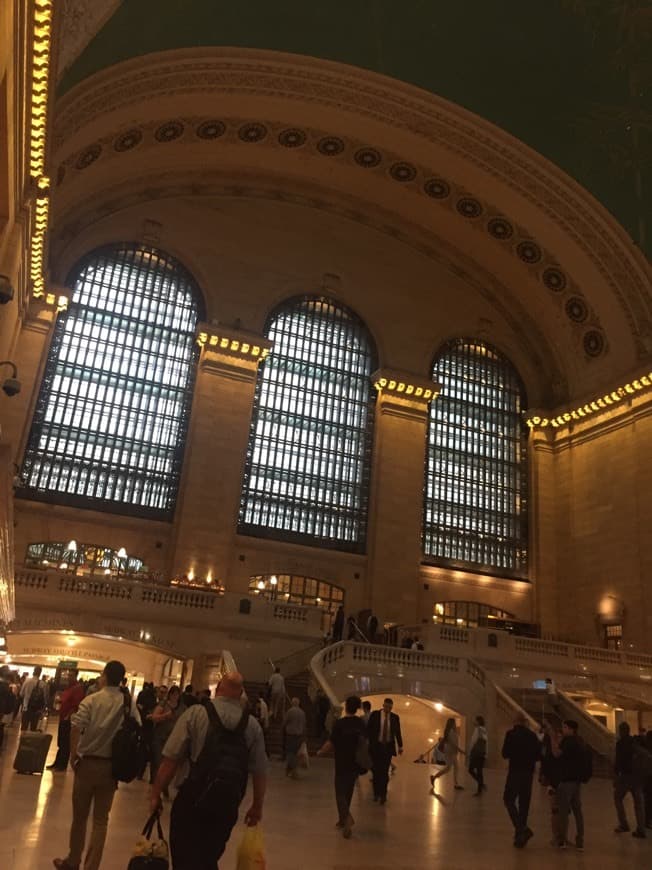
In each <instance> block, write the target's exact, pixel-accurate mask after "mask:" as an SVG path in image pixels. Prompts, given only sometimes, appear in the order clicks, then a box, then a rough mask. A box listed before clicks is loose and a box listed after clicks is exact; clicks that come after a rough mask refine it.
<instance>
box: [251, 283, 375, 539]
mask: <svg viewBox="0 0 652 870" xmlns="http://www.w3.org/2000/svg"><path fill="white" fill-rule="evenodd" d="M265 334H266V336H267V337H268V338H269V339H271V340H272V341H273V342H274V348H273V350H272V352H271V353H270V355H269V356H268V357H267V359H266V360H265V362H264V363H263V365H262V367H261V372H260V374H259V377H258V383H257V386H256V397H255V402H254V412H253V417H252V424H251V433H250V438H249V448H248V451H247V460H246V467H245V478H244V486H243V492H242V503H241V508H240V522H239V527H238V530H239V531H240V533H242V534H249V535H256V536H260V537H270V538H278V539H281V540H287V541H294V542H296V543H303V544H312V545H314V546H319V547H328V548H331V549H340V550H349V551H354V552H361V551H363V550H364V548H365V544H366V534H367V508H368V501H369V478H370V473H371V445H372V434H373V418H374V415H373V405H374V401H375V394H374V390H373V387H372V385H371V381H370V375H371V373H372V371H373V370H374V366H375V362H376V351H375V348H374V344H373V340H372V338H371V336H370V334H369V332H368V330H367V328H366V326H365V325H364V323H363V322H362V320H361V319H360V318H359V317H358V316H357V315H356V314H355V313H354V312H353V311H351V310H350V309H348V308H346V307H345V306H343V305H340V304H339V303H337V302H335V301H333V300H331V299H327V298H325V297H323V296H302V297H299V298H295V299H290V300H288V301H287V302H285V303H284V304H283V305H281V306H280V307H279V308H277V309H276V310H275V311H274V312H273V313H272V315H271V316H270V318H269V320H268V323H267V328H266V330H265Z"/></svg>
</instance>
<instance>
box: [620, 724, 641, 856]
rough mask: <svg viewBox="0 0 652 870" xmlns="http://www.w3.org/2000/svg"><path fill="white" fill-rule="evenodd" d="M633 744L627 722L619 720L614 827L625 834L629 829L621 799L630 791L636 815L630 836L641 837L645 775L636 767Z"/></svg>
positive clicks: (633, 739)
mask: <svg viewBox="0 0 652 870" xmlns="http://www.w3.org/2000/svg"><path fill="white" fill-rule="evenodd" d="M634 746H635V738H634V737H632V735H631V733H630V728H629V724H628V723H627V722H621V723H620V725H619V726H618V741H617V742H616V763H615V765H614V804H615V806H616V813H617V814H618V827H617V828H616V829H615V832H616V833H617V834H625V833H627V832H628V831H629V823H628V822H627V815H626V813H625V806H624V804H623V799H624V797H625V795H626V794H627V793H628V792H630V793H631V795H632V801H633V802H634V815H635V817H636V830H635V831H633V833H632V837H637V838H638V839H642V838H643V837H645V805H644V799H643V786H644V782H645V777H644V776H643V774H642V773H641V771H640V770H638V769H637V765H636V759H635V754H634Z"/></svg>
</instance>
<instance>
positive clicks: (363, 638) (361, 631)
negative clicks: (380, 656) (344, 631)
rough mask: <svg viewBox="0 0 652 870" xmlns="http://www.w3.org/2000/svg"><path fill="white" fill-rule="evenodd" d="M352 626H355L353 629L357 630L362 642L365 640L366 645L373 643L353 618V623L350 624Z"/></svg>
mask: <svg viewBox="0 0 652 870" xmlns="http://www.w3.org/2000/svg"><path fill="white" fill-rule="evenodd" d="M350 624H352V625H353V627H354V628H355V630H356V631H357V633H358V634H359V635H360V637H361V638H362V640H363V641H364V642H365V643H371V641H370V640H369V638H368V637H367V635H366V634H365V633H364V631H363V630H362V629H361V628H360V626H359V625H358V622H357V620H355V619H353V618H351V623H350Z"/></svg>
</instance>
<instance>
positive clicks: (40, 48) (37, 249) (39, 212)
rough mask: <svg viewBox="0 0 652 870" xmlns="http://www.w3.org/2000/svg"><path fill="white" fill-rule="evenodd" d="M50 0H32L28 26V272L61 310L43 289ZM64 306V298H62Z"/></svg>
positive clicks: (36, 289) (39, 294)
mask: <svg viewBox="0 0 652 870" xmlns="http://www.w3.org/2000/svg"><path fill="white" fill-rule="evenodd" d="M52 5H53V0H34V19H33V29H32V76H31V94H30V117H29V174H30V177H31V179H32V181H33V182H34V184H35V186H36V188H37V191H38V192H37V195H36V200H35V203H34V210H33V216H32V228H31V240H30V252H29V274H30V278H31V281H32V293H33V295H34V296H35V297H36V298H37V299H42V298H44V297H45V302H46V304H48V305H52V306H56V307H57V309H58V310H60V311H61V310H63V307H62V306H61V304H60V300H57V299H56V297H55V296H54V294H51V293H48V294H46V291H45V277H44V261H45V240H46V234H47V230H48V220H49V205H50V202H49V200H50V179H49V178H48V176H47V175H46V173H45V156H46V144H47V120H48V90H49V84H50V45H51V35H52ZM66 306H67V302H66Z"/></svg>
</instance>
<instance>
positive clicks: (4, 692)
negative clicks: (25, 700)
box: [0, 665, 15, 749]
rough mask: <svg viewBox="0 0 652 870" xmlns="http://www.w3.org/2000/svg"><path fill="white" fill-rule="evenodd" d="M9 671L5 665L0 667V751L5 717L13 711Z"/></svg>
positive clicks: (2, 744) (13, 702)
mask: <svg viewBox="0 0 652 870" xmlns="http://www.w3.org/2000/svg"><path fill="white" fill-rule="evenodd" d="M10 679H11V671H10V670H9V668H8V667H7V665H2V667H0V749H2V747H3V746H4V738H5V717H8V718H9V717H10V716H11V714H12V713H13V711H14V704H15V700H14V694H13V692H12V691H11V684H10Z"/></svg>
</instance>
